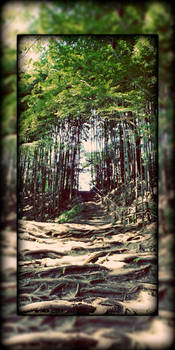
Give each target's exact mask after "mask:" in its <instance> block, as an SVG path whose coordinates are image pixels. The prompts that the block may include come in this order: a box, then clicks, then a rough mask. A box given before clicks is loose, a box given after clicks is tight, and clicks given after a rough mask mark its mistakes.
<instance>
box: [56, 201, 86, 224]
mask: <svg viewBox="0 0 175 350" xmlns="http://www.w3.org/2000/svg"><path fill="white" fill-rule="evenodd" d="M82 209H83V206H82V204H76V205H74V206H73V208H71V209H70V210H67V211H64V212H63V213H62V214H61V215H60V216H59V217H58V218H57V219H56V220H55V221H56V222H58V223H59V224H63V223H65V222H69V221H70V220H71V219H73V218H74V217H75V216H76V215H78V214H79V213H80V212H81V211H82Z"/></svg>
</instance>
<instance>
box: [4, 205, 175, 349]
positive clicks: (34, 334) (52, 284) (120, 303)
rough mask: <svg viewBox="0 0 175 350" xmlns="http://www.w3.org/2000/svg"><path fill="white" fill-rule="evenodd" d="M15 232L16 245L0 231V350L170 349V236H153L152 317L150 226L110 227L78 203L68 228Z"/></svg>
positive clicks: (34, 226) (100, 214) (22, 226)
mask: <svg viewBox="0 0 175 350" xmlns="http://www.w3.org/2000/svg"><path fill="white" fill-rule="evenodd" d="M90 212H91V213H90ZM91 214H93V217H92V215H91ZM88 215H89V216H90V217H89V218H88V223H87V217H88ZM75 221H76V222H75ZM18 228H19V232H18V241H17V240H16V232H15V231H13V230H11V229H10V227H6V229H5V230H4V231H3V232H2V245H1V257H2V264H1V266H2V279H1V280H2V283H1V289H2V310H1V320H2V343H3V345H4V346H5V347H6V348H7V349H16V350H19V349H23V348H25V349H27V350H30V349H47V348H48V346H49V347H50V348H52V349H67V350H68V349H81V348H82V346H83V348H84V349H89V350H91V349H92V350H93V349H95V350H96V349H98V350H101V349H108V350H112V349H116V348H117V349H136V348H137V349H140V348H142V349H148V348H151V349H168V348H169V347H170V346H171V345H172V344H173V340H174V336H173V334H174V328H173V325H174V323H173V316H174V315H173V310H172V304H173V300H174V298H173V296H174V295H173V291H172V287H173V282H174V279H173V273H172V272H171V271H173V262H172V250H173V236H172V234H171V233H169V234H168V233H167V234H166V235H165V233H164V232H163V231H160V232H159V293H158V296H159V298H158V301H159V303H158V307H159V313H158V314H157V315H156V314H155V315H154V312H155V313H156V310H157V295H156V291H157V273H156V269H157V253H156V247H157V244H156V236H155V225H154V224H148V225H146V226H145V227H144V228H140V226H139V227H138V226H136V225H134V224H133V225H130V226H127V227H125V228H124V227H122V226H121V225H119V224H118V225H117V224H115V225H112V224H111V222H110V218H109V216H108V215H107V213H106V212H105V210H104V209H103V208H102V207H101V206H100V205H99V203H92V202H85V203H84V210H83V212H82V213H81V215H79V217H77V218H75V219H74V222H72V223H67V224H57V223H43V222H42V223H41V222H40V223H39V222H32V221H24V220H21V221H20V222H19V224H18ZM17 243H18V265H17V259H16V257H17V254H16V252H17ZM16 281H17V282H18V286H17V283H16ZM17 287H18V288H17ZM17 305H18V308H17ZM19 311H20V312H19ZM123 314H124V315H125V317H122V315H123ZM36 315H37V317H36ZM57 315H62V316H61V317H59V316H57ZM67 315H70V316H69V317H67ZM84 315H86V317H85V316H84ZM99 315H101V316H100V317H99ZM140 315H142V316H140Z"/></svg>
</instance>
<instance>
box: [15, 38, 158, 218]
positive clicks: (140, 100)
mask: <svg viewBox="0 0 175 350" xmlns="http://www.w3.org/2000/svg"><path fill="white" fill-rule="evenodd" d="M156 65H157V37H156V36H153V35H147V36H138V35H134V36H110V35H106V36H92V35H88V36H66V35H65V36H51V37H49V36H20V37H19V42H18V194H19V198H18V203H19V213H18V214H19V217H20V218H21V217H27V218H28V219H34V220H40V221H45V220H48V219H53V218H55V217H56V216H58V214H59V213H61V211H62V210H63V209H64V208H65V206H66V203H67V202H68V201H71V200H72V199H73V198H74V196H76V195H77V194H78V191H79V174H80V172H81V171H82V168H83V166H84V167H86V166H90V167H91V178H92V181H91V183H92V186H94V188H96V189H97V190H98V191H99V192H100V193H102V194H103V195H104V196H105V195H107V194H108V193H110V192H111V191H113V192H115V191H116V192H115V193H116V196H119V192H120V196H121V193H122V194H123V196H124V202H123V203H124V204H122V205H123V206H130V205H131V203H133V201H134V203H135V220H137V212H138V207H139V205H140V206H141V212H142V214H143V215H142V216H143V217H142V219H143V220H144V215H145V213H147V214H148V219H150V217H149V210H148V209H149V202H150V201H152V202H153V203H154V204H155V202H156V191H157V151H156V150H157V144H156V140H157V134H156V130H157V89H156V87H157V82H156V81H157V80H156V79H157V76H156V73H157V69H156ZM84 140H90V142H91V144H92V143H94V144H95V150H93V151H90V150H89V152H86V164H85V165H82V164H81V152H82V149H83V141H84ZM119 189H120V191H119ZM117 191H119V192H117ZM113 201H114V202H115V198H113Z"/></svg>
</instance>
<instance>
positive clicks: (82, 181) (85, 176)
mask: <svg viewBox="0 0 175 350" xmlns="http://www.w3.org/2000/svg"><path fill="white" fill-rule="evenodd" d="M90 181H91V174H90V172H89V171H88V172H86V173H80V175H79V190H80V191H90V189H91V187H90V184H89V183H90Z"/></svg>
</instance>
